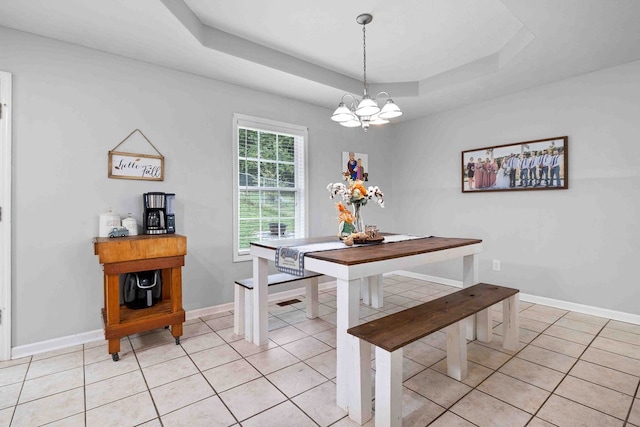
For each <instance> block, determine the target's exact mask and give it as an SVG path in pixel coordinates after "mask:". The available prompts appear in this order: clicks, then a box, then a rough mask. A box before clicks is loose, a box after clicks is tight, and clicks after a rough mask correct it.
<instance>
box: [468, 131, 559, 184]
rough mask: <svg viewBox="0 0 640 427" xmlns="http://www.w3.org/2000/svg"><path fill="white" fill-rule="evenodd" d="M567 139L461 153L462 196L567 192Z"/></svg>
mask: <svg viewBox="0 0 640 427" xmlns="http://www.w3.org/2000/svg"><path fill="white" fill-rule="evenodd" d="M568 154H569V153H568V137H567V136H558V137H555V138H547V139H537V140H534V141H524V142H516V143H512V144H504V145H495V146H490V147H483V148H474V149H472V150H467V151H463V152H462V192H463V193H481V192H486V191H531V190H566V189H567V188H569V156H568Z"/></svg>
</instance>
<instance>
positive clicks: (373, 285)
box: [369, 274, 384, 308]
mask: <svg viewBox="0 0 640 427" xmlns="http://www.w3.org/2000/svg"><path fill="white" fill-rule="evenodd" d="M382 284H383V282H382V274H378V275H376V276H371V277H369V292H370V293H371V307H373V308H382V305H383V304H384V301H383V299H384V291H383V289H382Z"/></svg>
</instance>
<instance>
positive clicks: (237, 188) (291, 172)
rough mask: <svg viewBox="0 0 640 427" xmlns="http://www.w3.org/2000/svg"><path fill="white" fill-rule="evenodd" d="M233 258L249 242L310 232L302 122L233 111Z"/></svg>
mask: <svg viewBox="0 0 640 427" xmlns="http://www.w3.org/2000/svg"><path fill="white" fill-rule="evenodd" d="M233 124H234V125H233V133H234V198H233V199H234V200H233V201H234V206H233V208H234V257H233V258H234V261H242V260H247V259H250V258H249V247H250V242H252V241H256V240H267V239H283V238H299V237H305V236H306V230H307V214H306V205H307V192H306V169H305V164H306V141H307V129H306V128H304V127H301V126H295V125H290V124H287V123H279V122H274V121H270V120H264V119H257V118H253V117H248V116H242V115H239V114H236V115H234V120H233Z"/></svg>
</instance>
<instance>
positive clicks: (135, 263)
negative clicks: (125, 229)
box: [93, 234, 187, 362]
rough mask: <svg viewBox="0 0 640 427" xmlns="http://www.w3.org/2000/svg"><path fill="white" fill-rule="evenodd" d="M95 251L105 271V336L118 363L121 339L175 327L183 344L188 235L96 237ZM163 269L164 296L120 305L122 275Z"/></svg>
mask: <svg viewBox="0 0 640 427" xmlns="http://www.w3.org/2000/svg"><path fill="white" fill-rule="evenodd" d="M93 247H94V253H95V254H96V255H98V260H99V262H100V264H102V265H103V270H104V308H103V309H102V318H103V320H104V337H105V339H107V340H108V341H109V344H108V347H109V353H110V354H111V357H112V358H113V360H114V362H115V361H118V359H119V358H120V357H119V356H118V352H119V351H120V338H122V337H124V336H127V335H131V334H135V333H138V332H143V331H148V330H150V329H156V328H162V327H167V326H171V334H172V335H173V336H174V338H175V339H176V345H177V344H180V336H181V335H182V323H183V322H184V320H185V314H184V310H183V308H182V266H183V265H184V256H185V255H186V254H187V238H186V237H185V236H180V235H178V234H167V235H141V236H130V237H117V238H108V237H95V238H94V239H93ZM146 270H162V299H161V300H160V301H158V302H157V303H156V304H155V305H153V306H152V307H148V308H142V309H138V310H132V309H130V308H128V307H126V306H124V305H120V279H119V276H120V274H125V273H131V272H137V271H146Z"/></svg>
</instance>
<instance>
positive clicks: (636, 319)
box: [393, 270, 640, 325]
mask: <svg viewBox="0 0 640 427" xmlns="http://www.w3.org/2000/svg"><path fill="white" fill-rule="evenodd" d="M393 274H397V275H399V276H405V277H411V278H413V279H420V280H427V281H429V282H434V283H440V284H443V285H449V286H455V287H458V288H461V287H462V282H461V281H459V280H451V279H446V278H444V277H436V276H429V275H426V274H420V273H414V272H412V271H404V270H398V271H394V272H393ZM520 301H525V302H530V303H533V304H543V305H547V306H549V307H554V308H559V309H562V310H569V311H575V312H577V313H583V314H589V315H591V316H598V317H605V318H607V319H612V320H618V321H620V322H626V323H633V324H636V325H640V315H637V314H631V313H625V312H622V311H615V310H609V309H608V308H600V307H593V306H590V305H584V304H577V303H574V302H569V301H562V300H557V299H552V298H546V297H541V296H537V295H531V294H523V293H522V292H521V293H520Z"/></svg>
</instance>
